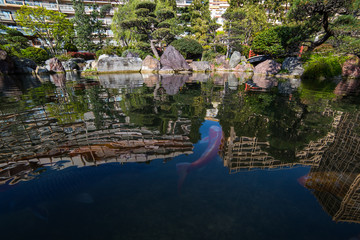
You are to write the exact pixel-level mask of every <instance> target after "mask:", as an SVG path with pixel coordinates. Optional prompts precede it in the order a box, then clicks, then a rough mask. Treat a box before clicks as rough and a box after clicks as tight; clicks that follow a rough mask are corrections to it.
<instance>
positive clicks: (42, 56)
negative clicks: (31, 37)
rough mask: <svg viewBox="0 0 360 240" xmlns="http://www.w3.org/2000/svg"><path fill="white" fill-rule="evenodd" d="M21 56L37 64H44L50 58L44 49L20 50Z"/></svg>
mask: <svg viewBox="0 0 360 240" xmlns="http://www.w3.org/2000/svg"><path fill="white" fill-rule="evenodd" d="M21 54H22V55H23V57H24V58H29V59H31V60H33V61H34V62H36V63H38V64H41V63H44V62H45V61H46V60H47V59H49V57H50V56H49V54H48V53H47V52H46V51H45V50H44V49H42V48H36V47H28V48H25V49H21Z"/></svg>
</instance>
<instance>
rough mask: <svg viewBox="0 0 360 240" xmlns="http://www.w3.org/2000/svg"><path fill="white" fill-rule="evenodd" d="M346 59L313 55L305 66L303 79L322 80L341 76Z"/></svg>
mask: <svg viewBox="0 0 360 240" xmlns="http://www.w3.org/2000/svg"><path fill="white" fill-rule="evenodd" d="M344 61H345V58H344V57H339V56H335V55H327V56H324V55H312V56H310V58H309V59H308V60H307V61H306V63H305V64H304V69H305V72H304V74H303V75H302V78H303V79H313V80H321V79H322V78H332V77H335V76H338V75H341V72H342V68H341V64H342V63H343V62H344Z"/></svg>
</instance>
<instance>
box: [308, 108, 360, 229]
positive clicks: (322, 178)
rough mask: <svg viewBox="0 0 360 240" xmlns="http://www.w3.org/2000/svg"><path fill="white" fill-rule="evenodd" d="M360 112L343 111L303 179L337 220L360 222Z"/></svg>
mask: <svg viewBox="0 0 360 240" xmlns="http://www.w3.org/2000/svg"><path fill="white" fill-rule="evenodd" d="M359 129H360V114H350V113H346V114H344V115H343V116H342V117H341V119H340V120H339V123H338V127H337V130H336V133H335V136H334V140H333V143H332V144H331V145H330V146H328V147H327V149H326V150H325V151H324V153H323V154H322V155H321V159H320V161H319V165H318V166H313V167H312V168H311V170H310V173H309V174H308V175H307V176H305V178H304V185H305V187H307V188H308V189H310V190H312V191H313V194H314V195H315V197H316V198H317V199H318V201H319V203H320V204H321V206H322V207H323V209H324V210H325V211H326V212H327V213H328V214H329V215H330V216H331V217H332V219H333V220H334V221H336V222H355V223H360V131H359Z"/></svg>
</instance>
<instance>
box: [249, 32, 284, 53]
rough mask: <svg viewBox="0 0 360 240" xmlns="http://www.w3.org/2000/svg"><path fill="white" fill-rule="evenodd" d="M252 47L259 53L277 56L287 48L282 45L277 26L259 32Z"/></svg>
mask: <svg viewBox="0 0 360 240" xmlns="http://www.w3.org/2000/svg"><path fill="white" fill-rule="evenodd" d="M251 47H252V50H253V51H255V52H256V53H258V54H266V55H271V56H276V55H282V54H284V53H285V49H284V48H283V46H282V45H281V38H280V36H279V34H278V32H277V31H276V29H275V28H269V29H267V30H265V31H262V32H260V33H258V34H257V35H256V36H255V38H254V41H253V42H252V45H251Z"/></svg>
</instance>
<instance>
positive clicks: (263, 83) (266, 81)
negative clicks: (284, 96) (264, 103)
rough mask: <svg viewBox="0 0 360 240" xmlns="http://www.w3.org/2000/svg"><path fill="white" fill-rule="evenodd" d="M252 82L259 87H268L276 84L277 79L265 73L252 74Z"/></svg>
mask: <svg viewBox="0 0 360 240" xmlns="http://www.w3.org/2000/svg"><path fill="white" fill-rule="evenodd" d="M252 81H253V83H255V84H256V86H258V87H259V88H263V89H268V88H272V87H275V86H277V84H278V82H277V79H276V78H274V77H269V76H266V75H256V74H255V75H254V76H253V78H252Z"/></svg>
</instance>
